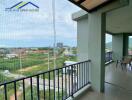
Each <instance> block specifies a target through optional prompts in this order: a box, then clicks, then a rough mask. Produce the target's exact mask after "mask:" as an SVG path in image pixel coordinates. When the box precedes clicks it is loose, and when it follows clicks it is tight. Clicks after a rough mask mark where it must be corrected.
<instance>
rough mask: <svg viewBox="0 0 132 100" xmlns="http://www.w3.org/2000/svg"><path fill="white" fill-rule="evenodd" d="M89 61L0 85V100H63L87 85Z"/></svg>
mask: <svg viewBox="0 0 132 100" xmlns="http://www.w3.org/2000/svg"><path fill="white" fill-rule="evenodd" d="M90 62H91V61H90V60H88V61H84V62H79V63H76V64H72V65H69V66H64V67H62V68H57V69H53V70H49V71H46V72H42V73H38V74H36V75H32V76H28V77H23V78H20V79H16V80H13V81H10V82H6V83H3V84H0V100H65V99H67V98H69V97H72V96H73V95H74V94H75V93H76V92H77V91H79V90H80V89H81V88H83V87H85V86H86V85H88V84H89V83H90V82H89V68H90Z"/></svg>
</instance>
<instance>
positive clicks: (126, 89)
mask: <svg viewBox="0 0 132 100" xmlns="http://www.w3.org/2000/svg"><path fill="white" fill-rule="evenodd" d="M131 73H132V71H131V70H129V69H128V70H127V71H126V70H122V68H121V67H120V66H118V67H117V68H116V63H111V64H109V65H107V66H106V70H105V74H106V77H105V93H99V92H95V91H93V90H88V91H86V92H85V93H84V94H83V95H81V96H80V97H79V98H78V99H76V100H131V98H132V95H131V94H132V85H131V84H132V74H131Z"/></svg>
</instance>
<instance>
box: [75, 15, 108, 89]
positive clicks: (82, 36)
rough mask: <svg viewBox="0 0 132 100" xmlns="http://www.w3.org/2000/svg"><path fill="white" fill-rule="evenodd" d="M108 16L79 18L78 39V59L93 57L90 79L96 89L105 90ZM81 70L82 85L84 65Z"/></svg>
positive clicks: (80, 79)
mask: <svg viewBox="0 0 132 100" xmlns="http://www.w3.org/2000/svg"><path fill="white" fill-rule="evenodd" d="M105 24H106V16H105V14H101V13H92V14H88V16H87V17H81V18H80V19H77V33H78V35H77V37H78V38H77V41H78V60H79V61H84V60H88V59H91V64H90V65H91V66H90V67H91V68H90V81H91V84H92V88H93V89H94V90H96V91H99V92H103V91H104V79H105V32H106V25H105ZM79 71H80V73H79V74H80V77H79V81H80V85H81V84H82V76H81V74H82V73H84V70H83V69H82V67H81V68H80V69H79Z"/></svg>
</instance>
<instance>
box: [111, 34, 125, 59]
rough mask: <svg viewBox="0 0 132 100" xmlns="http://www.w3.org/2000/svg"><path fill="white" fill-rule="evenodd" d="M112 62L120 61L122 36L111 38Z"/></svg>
mask: <svg viewBox="0 0 132 100" xmlns="http://www.w3.org/2000/svg"><path fill="white" fill-rule="evenodd" d="M112 50H113V60H114V61H116V60H121V59H122V57H123V34H117V35H113V36H112Z"/></svg>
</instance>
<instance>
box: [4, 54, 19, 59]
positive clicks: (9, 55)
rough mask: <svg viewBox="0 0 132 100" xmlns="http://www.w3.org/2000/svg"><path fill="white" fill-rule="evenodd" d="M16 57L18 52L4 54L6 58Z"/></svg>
mask: <svg viewBox="0 0 132 100" xmlns="http://www.w3.org/2000/svg"><path fill="white" fill-rule="evenodd" d="M16 57H18V54H6V58H9V59H10V58H16Z"/></svg>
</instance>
